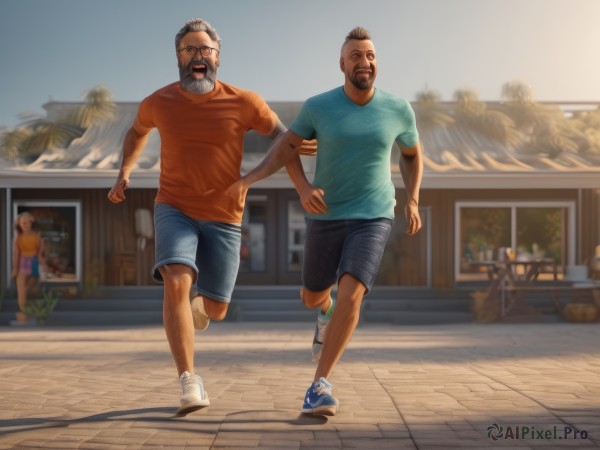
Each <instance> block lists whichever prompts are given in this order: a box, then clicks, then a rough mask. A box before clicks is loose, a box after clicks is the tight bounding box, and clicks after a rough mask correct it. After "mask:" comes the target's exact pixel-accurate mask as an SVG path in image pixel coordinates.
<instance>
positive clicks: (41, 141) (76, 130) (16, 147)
mask: <svg viewBox="0 0 600 450" xmlns="http://www.w3.org/2000/svg"><path fill="white" fill-rule="evenodd" d="M115 108H116V105H115V104H114V102H113V101H112V94H111V93H110V91H109V90H108V89H107V88H105V87H103V86H96V87H94V88H92V89H90V90H89V91H88V92H87V94H86V96H85V102H84V103H83V104H82V105H81V106H80V107H78V108H77V109H76V110H75V111H72V112H69V113H65V114H63V115H62V116H61V117H59V118H58V119H56V120H48V119H47V118H45V117H40V116H38V115H34V114H21V115H20V118H21V124H20V125H18V126H17V127H16V128H14V129H7V130H4V131H3V132H2V133H1V134H0V154H1V155H2V156H3V157H4V158H5V159H7V160H12V161H16V162H17V163H21V162H24V163H31V162H33V161H35V160H36V159H37V158H38V157H39V156H40V155H41V154H42V153H43V152H44V151H46V150H53V149H66V148H67V147H68V146H69V144H70V143H71V142H72V141H73V139H76V138H78V137H80V136H81V135H82V134H83V133H84V132H85V130H86V129H87V128H89V127H90V126H91V125H92V124H94V123H98V122H102V121H107V120H111V119H112V118H113V117H114V111H115Z"/></svg>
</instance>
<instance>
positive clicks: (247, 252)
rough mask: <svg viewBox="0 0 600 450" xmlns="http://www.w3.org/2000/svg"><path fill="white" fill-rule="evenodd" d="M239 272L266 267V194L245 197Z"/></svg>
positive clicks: (263, 269)
mask: <svg viewBox="0 0 600 450" xmlns="http://www.w3.org/2000/svg"><path fill="white" fill-rule="evenodd" d="M240 260H241V261H240V271H241V272H254V273H256V272H265V271H266V269H267V196H266V195H250V196H248V197H247V198H246V207H245V212H244V218H243V220H242V246H241V249H240Z"/></svg>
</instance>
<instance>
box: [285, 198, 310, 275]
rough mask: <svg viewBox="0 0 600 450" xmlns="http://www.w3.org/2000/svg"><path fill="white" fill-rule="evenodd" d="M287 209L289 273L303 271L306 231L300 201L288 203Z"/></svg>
mask: <svg viewBox="0 0 600 450" xmlns="http://www.w3.org/2000/svg"><path fill="white" fill-rule="evenodd" d="M287 209H288V210H287V220H288V222H287V230H288V236H287V270H288V271H289V272H295V271H301V270H302V263H303V261H304V236H305V231H306V222H305V221H304V209H303V208H302V204H301V203H300V202H299V201H298V200H290V201H288V204H287Z"/></svg>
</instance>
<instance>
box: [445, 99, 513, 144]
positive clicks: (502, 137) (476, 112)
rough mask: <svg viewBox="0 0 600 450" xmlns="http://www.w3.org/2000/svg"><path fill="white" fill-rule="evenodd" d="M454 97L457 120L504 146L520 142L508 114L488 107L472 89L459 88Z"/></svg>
mask: <svg viewBox="0 0 600 450" xmlns="http://www.w3.org/2000/svg"><path fill="white" fill-rule="evenodd" d="M454 98H455V100H456V119H457V122H459V123H462V124H463V125H465V126H466V127H467V128H469V129H471V130H472V131H473V132H475V133H478V134H480V135H482V136H485V137H486V138H488V139H491V140H493V141H496V142H498V143H500V144H501V145H503V146H504V147H507V148H508V147H514V146H515V145H516V144H517V143H518V141H519V135H518V132H517V130H516V128H515V124H514V122H513V120H512V119H511V118H510V117H509V116H508V115H507V114H505V113H504V112H502V111H499V110H493V109H490V108H488V107H487V105H486V104H485V103H484V102H482V101H481V100H479V97H478V95H477V94H476V93H475V92H474V91H472V90H470V89H462V90H457V91H456V92H455V93H454Z"/></svg>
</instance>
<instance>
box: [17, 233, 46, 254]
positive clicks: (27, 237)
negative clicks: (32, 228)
mask: <svg viewBox="0 0 600 450" xmlns="http://www.w3.org/2000/svg"><path fill="white" fill-rule="evenodd" d="M40 240H41V239H40V235H39V234H37V233H31V234H20V235H18V236H17V246H18V248H19V251H20V252H21V255H23V256H35V255H37V253H38V250H39V248H40Z"/></svg>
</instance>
